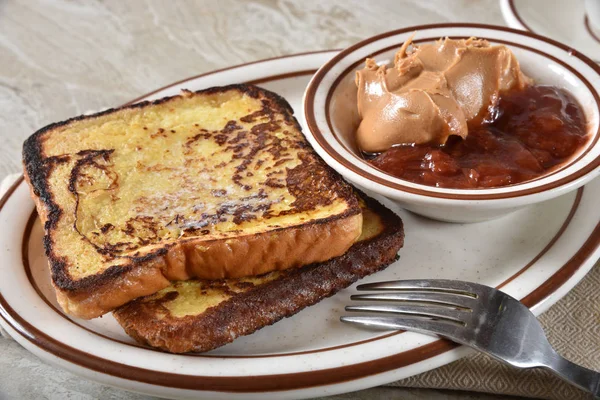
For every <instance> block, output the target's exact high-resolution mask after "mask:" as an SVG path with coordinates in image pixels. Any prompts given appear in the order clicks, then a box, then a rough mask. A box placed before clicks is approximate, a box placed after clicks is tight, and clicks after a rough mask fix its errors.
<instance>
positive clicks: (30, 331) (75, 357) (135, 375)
mask: <svg viewBox="0 0 600 400" xmlns="http://www.w3.org/2000/svg"><path fill="white" fill-rule="evenodd" d="M22 181H23V178H22V177H21V178H19V179H18V180H17V182H15V183H14V184H13V185H12V186H11V188H10V189H9V190H8V191H7V193H6V194H5V196H4V197H3V198H2V200H0V210H1V209H2V208H3V206H4V204H6V201H7V200H8V199H9V197H10V195H11V194H12V193H13V192H14V191H15V190H16V188H17V187H18V186H19V185H20V184H21V183H22ZM581 191H582V189H580V192H579V193H581ZM578 199H580V195H578V196H577V199H576V201H577V202H578ZM575 208H576V207H572V210H571V212H570V214H569V218H572V217H573V214H574V213H575ZM562 230H563V229H562V228H561V230H559V232H560V231H562ZM598 246H600V223H598V224H597V225H596V227H595V228H594V230H593V232H592V233H591V234H590V236H589V237H588V239H587V240H586V241H585V242H584V244H583V245H582V246H581V248H580V249H579V250H578V251H577V253H576V254H575V255H573V256H572V257H571V259H570V260H569V261H568V262H567V263H566V264H565V265H563V266H562V267H561V268H560V269H559V270H558V271H557V272H555V273H554V275H552V276H551V277H550V278H548V279H547V280H546V281H545V282H543V283H542V284H541V285H540V286H539V287H538V288H537V289H535V290H534V291H533V292H531V293H529V294H528V295H527V296H526V297H524V298H523V299H522V300H521V301H522V302H523V303H524V304H525V305H527V306H528V307H532V306H534V305H536V304H538V303H540V302H541V301H543V300H544V299H545V298H546V297H548V296H549V295H551V294H552V293H553V292H555V291H556V290H557V289H558V288H560V287H561V286H562V285H563V284H564V283H565V282H566V281H567V280H568V279H569V278H570V277H571V276H573V274H574V273H575V272H576V271H577V270H578V269H579V268H580V267H581V265H582V263H583V262H584V261H585V260H586V259H587V258H588V257H589V256H590V255H591V254H592V253H593V252H594V250H595V249H597V248H598ZM520 272H521V271H520ZM520 272H519V273H520ZM506 283H508V281H505V282H503V284H506ZM0 317H2V319H4V320H5V321H6V323H7V324H8V325H9V326H10V327H11V328H12V329H13V330H15V331H16V332H17V333H18V334H19V335H20V336H22V337H23V338H24V339H25V340H27V341H29V342H30V343H32V344H33V345H35V346H37V347H39V348H40V349H42V350H44V351H47V352H49V353H51V354H53V355H55V356H57V357H59V358H62V359H64V360H66V361H68V362H70V363H73V364H76V365H79V366H81V367H83V368H87V369H90V370H93V371H96V372H99V373H103V374H107V375H111V376H115V377H119V378H121V379H128V380H132V381H137V382H143V383H147V384H153V385H159V386H165V387H172V388H179V389H188V390H205V391H219V392H232V393H253V392H266V391H280V390H295V389H304V388H310V387H315V386H322V385H329V384H336V383H342V382H347V381H351V380H355V379H360V378H365V377H368V376H372V375H376V374H379V373H383V372H388V371H392V370H395V369H398V368H402V367H405V366H408V365H411V364H414V363H417V362H420V361H423V360H426V359H428V358H431V357H435V356H437V355H440V354H442V353H444V352H447V351H449V350H452V349H455V348H457V347H458V345H457V344H454V343H452V342H450V341H447V340H437V341H435V342H432V343H429V344H427V345H424V346H421V347H418V348H415V349H411V350H408V351H405V352H402V353H398V354H394V355H391V356H387V357H382V358H380V359H376V360H372V361H367V362H362V363H358V364H353V365H346V366H342V367H336V368H330V369H325V370H316V371H306V372H298V373H289V374H276V375H260V376H236V377H214V376H196V375H184V374H176V373H168V372H160V371H154V370H149V369H145V368H139V367H133V366H128V365H124V364H120V363H117V362H114V361H110V360H106V359H103V358H100V357H97V356H95V355H92V354H89V353H86V352H83V351H81V350H78V349H76V348H74V347H71V346H68V345H66V344H65V343H63V342H60V341H57V340H55V339H54V338H52V337H50V336H48V335H46V334H45V333H43V332H41V331H39V330H38V329H36V328H35V327H33V326H32V325H31V324H29V323H28V322H27V321H25V320H24V319H23V318H22V317H21V316H20V315H18V314H17V313H16V312H15V311H14V310H13V309H12V308H11V307H10V305H9V304H8V303H7V302H6V300H5V299H4V298H3V296H2V295H1V294H0Z"/></svg>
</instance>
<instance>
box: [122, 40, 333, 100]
mask: <svg viewBox="0 0 600 400" xmlns="http://www.w3.org/2000/svg"><path fill="white" fill-rule="evenodd" d="M339 50H341V49H329V50H319V51H306V52H303V53H295V54H287V55H285V56H278V57H271V58H265V59H262V60H257V61H251V62H247V63H243V64H238V65H233V66H231V67H225V68H220V69H215V70H212V71H209V72H205V73H202V74H198V75H194V76H191V77H189V78H185V79H181V80H179V81H177V82H174V83H170V84H168V85H166V86H163V87H161V88H158V89H155V90H153V91H151V92H149V93H146V94H144V95H142V96H140V97H137V98H135V99H133V100H131V101H128V102H127V103H124V104H122V105H121V107H123V106H128V105H131V104H134V103H137V102H138V101H142V100H144V99H145V98H146V97H149V96H152V95H153V94H156V93H158V92H161V91H163V90H165V89H170V88H172V87H175V86H178V85H181V84H182V83H186V82H189V81H192V80H195V79H198V78H203V77H205V76H209V75H214V74H217V73H219V72H225V71H229V70H232V69H236V68H240V67H247V66H248V65H253V64H260V63H262V62H265V61H274V60H281V59H285V58H293V57H298V56H308V55H312V54H321V53H329V52H332V51H339ZM260 80H261V79H257V81H260ZM250 82H254V81H250ZM247 83H248V82H247ZM258 83H263V82H258ZM255 84H256V82H255Z"/></svg>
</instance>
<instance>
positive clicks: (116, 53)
mask: <svg viewBox="0 0 600 400" xmlns="http://www.w3.org/2000/svg"><path fill="white" fill-rule="evenodd" d="M435 22H482V23H489V24H497V25H504V21H503V19H502V15H501V13H500V8H499V5H498V1H497V0H485V1H479V0H470V1H469V0H460V1H459V0H453V1H445V0H438V1H398V0H387V1H384V0H381V1H368V2H367V1H358V0H353V1H342V0H340V1H318V0H310V1H302V2H298V1H293V0H281V1H267V0H263V1H234V0H219V1H213V0H204V1H194V2H192V1H185V2H184V1H166V0H162V1H161V0H152V1H141V0H133V1H119V0H107V1H100V0H98V1H84V0H70V1H68V0H57V1H49V0H22V1H19V0H4V1H1V2H0V60H1V62H0V126H1V127H2V128H1V130H0V138H1V143H2V145H1V146H0V180H1V179H3V178H4V177H6V176H7V175H8V174H10V173H14V172H19V171H20V169H21V165H20V154H21V145H22V142H23V140H24V139H25V138H27V137H28V136H29V135H30V134H31V133H33V132H34V131H35V130H37V129H39V128H41V127H43V126H45V125H47V124H49V123H52V122H56V121H60V120H63V119H66V118H69V117H72V116H75V115H79V114H82V113H84V112H86V111H88V110H98V109H103V108H106V107H111V106H115V105H119V104H122V103H124V102H126V101H128V100H131V99H133V98H136V97H138V96H140V95H142V94H144V93H146V92H149V91H151V90H153V89H156V88H158V87H161V86H164V85H166V84H169V83H171V82H174V81H177V80H180V79H182V78H186V77H189V76H193V75H197V74H200V73H203V72H207V71H210V70H214V69H218V68H223V67H227V66H231V65H235V64H241V63H246V62H250V61H255V60H260V59H264V58H268V57H274V56H280V55H285V54H293V53H298V52H304V51H313V50H323V49H335V48H343V47H346V46H348V45H350V44H352V43H354V42H357V41H359V40H361V39H363V38H366V37H368V36H372V35H375V34H378V33H381V32H385V31H388V30H392V29H397V28H401V27H404V26H409V25H418V24H426V23H435ZM39 398H45V399H67V398H68V399H96V398H102V399H123V400H125V399H127V400H132V399H149V398H150V397H148V396H143V395H137V394H132V393H128V392H125V391H122V390H119V389H114V388H110V387H107V386H103V385H100V384H97V383H94V382H90V381H87V380H85V379H82V378H79V377H77V376H75V375H73V374H70V373H68V372H65V371H62V370H59V369H56V368H54V367H52V366H49V365H47V364H45V363H43V362H41V361H40V360H39V359H38V358H37V357H35V356H33V355H32V354H30V353H29V352H27V351H26V350H25V349H23V348H22V347H20V346H19V345H18V344H16V343H15V342H14V341H12V340H10V339H6V338H0V399H23V400H27V399H39ZM334 398H339V399H367V398H369V399H392V398H394V399H398V398H402V399H438V400H439V399H464V400H466V399H500V398H503V399H507V398H508V397H497V396H487V395H479V394H469V393H459V392H443V391H433V390H416V389H412V390H411V389H396V388H376V389H370V390H365V391H362V392H356V393H352V394H348V395H343V396H336V397H334Z"/></svg>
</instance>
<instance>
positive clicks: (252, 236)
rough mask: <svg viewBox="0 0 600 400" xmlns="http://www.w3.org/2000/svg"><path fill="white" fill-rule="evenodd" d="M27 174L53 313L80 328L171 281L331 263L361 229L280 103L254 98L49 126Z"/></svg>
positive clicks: (233, 90) (216, 99) (171, 103)
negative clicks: (53, 295)
mask: <svg viewBox="0 0 600 400" xmlns="http://www.w3.org/2000/svg"><path fill="white" fill-rule="evenodd" d="M24 164H25V170H26V178H27V179H28V181H29V182H30V185H31V188H32V193H33V197H34V200H35V201H36V205H37V207H38V212H39V214H40V216H41V218H42V222H44V223H45V227H46V236H45V244H46V251H47V255H48V257H49V259H50V263H51V267H52V275H53V283H54V285H55V287H56V288H57V291H58V293H57V294H58V298H59V302H60V303H61V305H62V306H63V308H64V309H65V310H66V311H67V312H68V313H71V314H74V315H77V316H81V317H84V318H89V317H94V316H97V315H101V314H102V313H105V312H108V311H110V310H111V309H113V308H114V307H116V306H119V305H121V304H124V303H125V302H127V301H129V300H132V299H133V298H135V297H138V296H141V295H147V294H151V293H154V292H156V291H157V290H160V289H162V288H164V287H166V286H168V284H169V280H185V279H189V278H191V277H199V278H203V279H222V278H233V277H242V276H249V275H256V274H261V273H266V272H270V271H273V270H283V269H287V268H291V267H297V266H300V265H303V264H305V263H311V262H318V261H323V260H327V259H329V258H331V257H335V256H337V255H340V254H342V253H343V252H344V251H346V250H347V249H348V248H349V247H350V245H351V244H352V243H353V242H354V241H355V240H356V238H357V236H358V235H359V233H360V229H361V223H362V222H361V221H362V216H361V214H360V209H359V207H358V203H357V201H356V199H355V198H354V196H353V194H352V190H351V188H349V186H348V185H346V184H345V183H344V182H343V180H342V179H341V178H340V177H339V176H338V175H337V174H335V173H334V172H333V171H332V170H331V169H329V168H328V167H327V166H326V165H325V164H324V163H323V162H322V161H321V160H320V159H319V158H318V157H317V156H316V154H315V153H314V152H313V151H312V149H311V148H310V146H309V145H308V144H307V142H306V140H305V139H304V137H303V136H302V134H301V132H300V128H299V126H298V124H297V122H296V121H295V119H294V118H293V116H292V110H291V109H290V107H289V105H287V103H286V102H285V101H284V100H283V99H281V98H280V97H279V96H277V95H275V94H273V93H271V92H268V91H265V90H262V89H259V88H256V87H253V86H247V85H234V86H230V87H225V88H213V89H208V90H205V91H201V92H197V93H191V92H185V93H184V94H183V95H181V96H175V97H172V98H166V99H162V100H158V101H156V102H153V103H142V104H138V105H134V106H129V107H124V108H121V109H117V110H109V111H107V112H104V113H100V114H96V115H92V116H86V117H79V118H75V119H73V120H69V121H66V122H64V123H59V124H54V125H51V126H49V127H46V128H44V129H42V130H41V131H38V132H37V133H36V134H34V135H33V136H32V137H31V138H29V139H28V140H27V141H26V143H25V145H24ZM241 260H243V261H244V263H240V261H241ZM140 268H143V269H144V270H140Z"/></svg>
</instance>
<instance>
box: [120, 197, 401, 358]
mask: <svg viewBox="0 0 600 400" xmlns="http://www.w3.org/2000/svg"><path fill="white" fill-rule="evenodd" d="M361 203H362V207H364V209H363V229H362V234H361V236H360V238H359V240H358V241H357V242H356V243H355V244H354V245H353V246H352V247H351V248H350V249H349V250H348V251H347V252H346V253H345V254H343V255H342V256H339V257H336V258H334V259H331V260H329V261H325V262H322V263H315V264H312V265H309V266H304V267H302V268H297V269H293V270H292V269H290V270H286V271H276V272H271V273H269V274H266V275H262V276H258V277H248V278H240V279H225V280H216V281H205V280H196V279H194V280H188V281H178V282H174V283H173V284H172V285H171V286H169V287H168V288H165V289H163V290H161V291H160V292H158V293H156V294H154V295H151V296H147V297H142V298H139V299H136V300H134V301H132V302H130V303H128V304H126V305H124V306H122V307H120V308H118V309H117V310H115V311H113V315H114V317H115V318H116V319H117V321H118V322H119V323H120V324H121V326H122V327H123V328H124V329H125V331H126V332H127V334H128V335H130V336H131V337H133V338H134V339H135V340H137V341H138V342H140V343H142V344H145V345H149V346H152V347H155V348H158V349H161V350H165V351H169V352H173V353H185V352H204V351H208V350H212V349H215V348H217V347H219V346H222V345H224V344H227V343H230V342H232V341H233V340H234V339H235V338H237V337H239V336H243V335H249V334H251V333H253V332H255V331H257V330H258V329H261V328H263V327H265V326H267V325H271V324H273V323H275V322H277V321H279V320H280V319H282V318H285V317H289V316H291V315H293V314H296V313H297V312H299V311H300V310H302V309H303V308H305V307H308V306H310V305H313V304H315V303H317V302H319V301H320V300H322V299H324V298H326V297H329V296H332V295H333V294H335V293H336V292H338V291H339V290H341V289H343V288H345V287H347V286H349V285H351V284H352V283H353V282H355V281H356V280H358V279H360V278H363V277H365V276H367V275H369V274H372V273H374V272H377V271H379V270H381V269H384V268H385V267H387V266H388V265H389V264H391V263H392V262H393V261H394V260H395V259H396V257H397V253H398V250H400V248H401V247H402V245H403V244H404V230H403V226H402V220H401V219H400V218H399V217H398V216H397V215H396V214H394V213H393V212H391V211H390V210H388V209H387V208H385V207H384V206H382V205H381V204H379V203H378V202H377V201H375V200H373V199H371V198H368V197H366V196H363V197H362V200H361Z"/></svg>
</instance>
